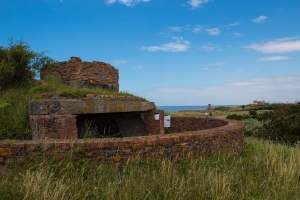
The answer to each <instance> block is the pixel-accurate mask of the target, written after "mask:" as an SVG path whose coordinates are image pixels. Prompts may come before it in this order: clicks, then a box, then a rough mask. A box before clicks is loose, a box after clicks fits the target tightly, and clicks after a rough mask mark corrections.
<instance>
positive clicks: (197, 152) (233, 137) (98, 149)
mask: <svg viewBox="0 0 300 200" xmlns="http://www.w3.org/2000/svg"><path fill="white" fill-rule="evenodd" d="M226 121H227V122H228V124H227V125H225V126H222V127H217V128H212V129H207V130H200V131H192V132H184V133H176V134H168V135H153V136H142V137H126V138H120V139H88V140H80V139H76V140H72V139H69V140H68V139H66V140H36V141H0V169H4V166H5V164H6V163H7V162H15V161H19V160H23V159H24V158H26V157H28V156H29V157H34V156H40V155H48V156H56V157H62V156H64V155H72V156H73V157H74V159H80V158H85V159H87V160H93V161H95V160H96V161H99V162H112V163H120V164H121V163H124V162H126V161H127V160H128V159H136V158H140V159H146V160H153V159H182V158H196V157H201V156H204V157H205V156H209V155H211V154H214V153H233V154H239V153H241V152H242V150H243V148H244V124H243V123H242V122H239V121H231V120H226ZM70 153H72V154H70ZM58 155H59V156H58Z"/></svg>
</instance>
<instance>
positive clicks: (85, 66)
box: [40, 57, 119, 91]
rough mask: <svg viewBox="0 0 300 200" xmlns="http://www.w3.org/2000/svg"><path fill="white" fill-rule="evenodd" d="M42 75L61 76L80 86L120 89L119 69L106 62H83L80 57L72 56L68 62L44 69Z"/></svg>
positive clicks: (65, 80)
mask: <svg viewBox="0 0 300 200" xmlns="http://www.w3.org/2000/svg"><path fill="white" fill-rule="evenodd" d="M40 75H41V79H43V78H45V77H46V76H48V75H55V76H59V77H60V78H61V79H62V81H63V82H64V83H67V84H71V85H76V86H80V87H93V86H98V87H102V88H104V89H109V90H113V91H119V71H118V70H117V69H115V68H114V67H113V66H111V65H110V64H107V63H104V62H98V61H93V62H82V61H81V59H80V58H78V57H71V59H70V60H69V61H68V62H59V63H56V65H55V66H54V67H48V68H45V69H42V70H41V73H40Z"/></svg>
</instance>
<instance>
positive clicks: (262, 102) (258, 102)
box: [252, 100, 265, 105]
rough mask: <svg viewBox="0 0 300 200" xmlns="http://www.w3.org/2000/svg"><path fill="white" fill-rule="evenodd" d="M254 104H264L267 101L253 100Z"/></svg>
mask: <svg viewBox="0 0 300 200" xmlns="http://www.w3.org/2000/svg"><path fill="white" fill-rule="evenodd" d="M252 104H256V105H264V104H265V101H256V100H255V101H253V102H252Z"/></svg>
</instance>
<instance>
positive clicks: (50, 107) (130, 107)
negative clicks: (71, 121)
mask: <svg viewBox="0 0 300 200" xmlns="http://www.w3.org/2000/svg"><path fill="white" fill-rule="evenodd" d="M155 108H156V106H155V104H154V102H145V101H136V100H119V99H118V100H107V99H102V98H97V97H96V98H94V97H90V98H81V99H57V100H53V99H50V100H43V101H33V102H30V103H29V115H77V114H96V113H113V112H118V113H119V112H138V111H147V110H153V109H155Z"/></svg>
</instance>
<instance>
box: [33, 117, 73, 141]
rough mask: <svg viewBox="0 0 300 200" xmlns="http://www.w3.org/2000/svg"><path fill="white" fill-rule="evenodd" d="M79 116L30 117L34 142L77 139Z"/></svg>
mask: <svg viewBox="0 0 300 200" xmlns="http://www.w3.org/2000/svg"><path fill="white" fill-rule="evenodd" d="M76 116H77V115H29V123H30V131H31V133H32V139H33V140H45V139H76V138H78V136H77V135H78V130H77V127H76Z"/></svg>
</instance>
